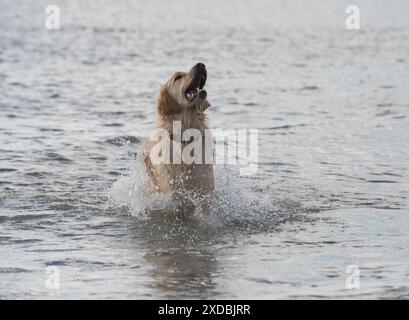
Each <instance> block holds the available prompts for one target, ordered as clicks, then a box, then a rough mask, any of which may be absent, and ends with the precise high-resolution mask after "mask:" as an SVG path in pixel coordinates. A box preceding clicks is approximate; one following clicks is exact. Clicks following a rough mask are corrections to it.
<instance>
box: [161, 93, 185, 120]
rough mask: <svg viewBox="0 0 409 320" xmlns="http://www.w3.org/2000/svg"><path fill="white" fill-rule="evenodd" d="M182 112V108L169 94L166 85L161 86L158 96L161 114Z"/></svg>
mask: <svg viewBox="0 0 409 320" xmlns="http://www.w3.org/2000/svg"><path fill="white" fill-rule="evenodd" d="M181 112H182V108H181V107H180V105H179V104H178V103H177V102H176V100H175V99H174V98H173V97H172V96H171V95H170V94H169V92H168V90H166V87H165V86H161V88H160V91H159V96H158V113H159V114H160V115H161V116H166V115H170V114H178V113H181Z"/></svg>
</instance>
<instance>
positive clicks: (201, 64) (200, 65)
mask: <svg viewBox="0 0 409 320" xmlns="http://www.w3.org/2000/svg"><path fill="white" fill-rule="evenodd" d="M196 67H197V68H200V69H206V66H205V65H204V64H203V63H201V62H199V63H197V64H196Z"/></svg>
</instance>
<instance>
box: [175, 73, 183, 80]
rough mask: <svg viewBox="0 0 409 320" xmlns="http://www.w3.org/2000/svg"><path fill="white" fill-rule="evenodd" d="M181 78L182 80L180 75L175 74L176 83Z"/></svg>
mask: <svg viewBox="0 0 409 320" xmlns="http://www.w3.org/2000/svg"><path fill="white" fill-rule="evenodd" d="M180 78H182V75H181V74H180V73H177V74H175V81H178V80H179V79H180Z"/></svg>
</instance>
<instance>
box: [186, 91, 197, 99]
mask: <svg viewBox="0 0 409 320" xmlns="http://www.w3.org/2000/svg"><path fill="white" fill-rule="evenodd" d="M194 96H195V94H194V93H193V92H190V91H189V92H187V93H186V97H187V98H188V99H189V100H191V99H193V97H194Z"/></svg>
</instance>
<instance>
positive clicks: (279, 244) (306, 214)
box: [0, 0, 409, 299]
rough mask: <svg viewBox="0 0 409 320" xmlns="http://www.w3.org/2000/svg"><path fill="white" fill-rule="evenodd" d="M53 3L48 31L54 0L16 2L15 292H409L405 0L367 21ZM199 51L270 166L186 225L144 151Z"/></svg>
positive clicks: (225, 187)
mask: <svg viewBox="0 0 409 320" xmlns="http://www.w3.org/2000/svg"><path fill="white" fill-rule="evenodd" d="M54 3H55V4H57V5H58V6H59V7H60V9H61V24H62V27H61V29H60V30H54V31H49V30H46V29H45V27H44V20H45V17H46V15H45V6H46V5H47V4H48V3H47V2H45V1H10V0H1V1H0V257H1V259H0V298H11V299H15V298H34V299H39V298H54V299H61V298H69V299H74V298H86V299H92V298H125V299H145V298H204V299H208V298H216V299H224V298H261V299H268V298H320V297H322V298H409V254H408V250H409V241H408V240H409V236H408V230H409V193H408V192H409V173H408V164H409V73H408V69H409V58H408V52H409V19H408V18H409V17H408V15H409V4H408V3H407V1H403V0H402V1H369V0H368V1H355V3H356V4H357V5H359V6H360V9H361V30H359V31H350V30H346V29H345V27H344V18H345V7H346V5H348V4H349V3H348V2H346V1H337V2H336V3H335V2H334V3H328V2H327V1H295V0H292V1H278V0H276V1H258V2H256V3H254V2H253V1H244V2H243V3H242V4H241V5H240V6H237V4H236V2H233V1H226V2H223V4H221V3H220V2H219V1H207V2H206V4H205V5H204V4H203V2H195V1H172V4H170V3H169V4H164V3H161V4H159V2H158V1H149V3H146V2H143V1H115V4H114V3H113V2H112V1H87V3H84V2H82V1H54ZM198 61H201V62H203V63H205V64H206V65H207V68H208V84H207V90H208V94H209V100H210V101H211V103H212V105H213V106H212V108H211V109H210V110H209V118H210V126H211V127H213V128H258V129H259V134H260V144H259V145H260V147H259V151H260V155H259V170H258V173H257V175H254V176H250V177H247V178H244V177H239V176H238V174H237V168H235V167H221V166H219V167H217V168H216V176H217V181H216V183H217V192H216V196H215V204H216V205H215V209H214V211H215V212H214V213H213V215H212V216H211V217H209V218H196V219H192V220H189V221H188V220H183V221H181V220H175V219H173V218H170V217H166V215H165V216H163V212H161V210H160V209H161V206H163V204H164V203H166V201H167V199H166V196H163V197H157V196H152V195H149V194H147V193H146V190H145V184H144V180H145V178H146V177H145V176H144V172H143V167H142V163H141V161H140V158H139V155H140V154H141V152H142V150H143V147H142V145H141V141H142V140H143V139H144V138H145V137H146V136H147V135H148V132H149V130H151V128H152V127H153V125H154V123H155V96H156V93H157V90H158V86H159V85H160V83H163V82H164V81H165V80H166V79H167V78H168V77H169V76H170V75H171V74H172V73H173V72H174V71H177V70H187V69H188V68H190V67H191V66H192V65H193V64H194V63H196V62H198ZM135 155H136V157H135ZM162 211H163V210H162ZM349 265H356V266H358V267H359V271H360V289H359V290H348V289H347V288H346V286H345V283H346V280H347V276H348V275H347V273H346V268H347V266H349ZM49 266H53V267H57V268H58V270H59V272H60V289H59V290H51V289H48V288H47V286H46V280H47V277H49V274H48V273H47V270H49V269H47V267H49Z"/></svg>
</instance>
